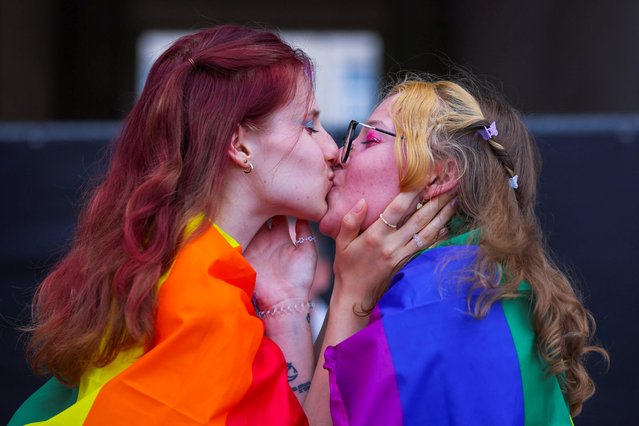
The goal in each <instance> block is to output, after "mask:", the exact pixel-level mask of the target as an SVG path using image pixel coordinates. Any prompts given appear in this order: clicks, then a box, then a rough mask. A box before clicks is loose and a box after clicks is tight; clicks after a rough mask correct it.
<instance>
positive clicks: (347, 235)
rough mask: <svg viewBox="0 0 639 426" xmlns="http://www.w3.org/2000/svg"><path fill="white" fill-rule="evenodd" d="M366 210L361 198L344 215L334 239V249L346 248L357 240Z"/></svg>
mask: <svg viewBox="0 0 639 426" xmlns="http://www.w3.org/2000/svg"><path fill="white" fill-rule="evenodd" d="M366 209H367V206H366V201H364V199H363V198H362V199H361V200H359V201H358V202H357V204H355V206H354V207H353V208H352V209H351V210H350V211H349V212H348V213H346V214H345V215H344V218H342V224H341V226H340V229H339V233H338V234H337V237H336V238H335V245H336V247H341V248H345V247H348V245H349V244H350V242H351V241H353V240H354V239H355V238H357V236H358V235H359V230H360V228H361V226H362V222H363V221H364V218H365V217H366Z"/></svg>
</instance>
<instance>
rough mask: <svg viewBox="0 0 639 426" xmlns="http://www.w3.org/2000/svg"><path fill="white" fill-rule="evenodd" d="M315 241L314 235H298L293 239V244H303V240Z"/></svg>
mask: <svg viewBox="0 0 639 426" xmlns="http://www.w3.org/2000/svg"><path fill="white" fill-rule="evenodd" d="M313 241H315V237H314V236H312V235H309V236H308V237H299V238H298V239H297V240H295V245H296V246H299V245H300V244H304V243H305V242H309V243H311V242H313Z"/></svg>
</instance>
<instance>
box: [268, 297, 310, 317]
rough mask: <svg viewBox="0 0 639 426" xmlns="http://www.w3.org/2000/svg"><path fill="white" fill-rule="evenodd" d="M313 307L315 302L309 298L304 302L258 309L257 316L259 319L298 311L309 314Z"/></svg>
mask: <svg viewBox="0 0 639 426" xmlns="http://www.w3.org/2000/svg"><path fill="white" fill-rule="evenodd" d="M313 307H315V304H314V303H313V302H312V301H310V300H309V301H308V302H304V303H296V304H294V305H286V306H278V307H277V308H273V309H266V310H264V311H258V312H257V317H258V318H260V319H268V318H269V317H276V316H280V315H284V314H293V313H295V312H300V313H306V312H308V313H309V314H310V313H311V312H312V311H313Z"/></svg>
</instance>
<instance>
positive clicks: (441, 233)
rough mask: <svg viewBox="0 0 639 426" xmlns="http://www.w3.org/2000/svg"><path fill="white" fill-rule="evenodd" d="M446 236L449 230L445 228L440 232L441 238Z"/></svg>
mask: <svg viewBox="0 0 639 426" xmlns="http://www.w3.org/2000/svg"><path fill="white" fill-rule="evenodd" d="M446 234H448V228H446V227H444V228H442V229H440V230H439V236H440V237H443V236H444V235H446Z"/></svg>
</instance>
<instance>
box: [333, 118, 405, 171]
mask: <svg viewBox="0 0 639 426" xmlns="http://www.w3.org/2000/svg"><path fill="white" fill-rule="evenodd" d="M362 128H366V129H371V130H376V131H378V132H380V133H384V134H385V135H389V136H393V137H396V136H397V135H396V134H395V133H393V132H389V131H388V130H384V129H380V128H379V127H373V126H370V125H368V124H366V123H360V122H359V121H356V120H351V122H350V123H348V129H347V130H346V138H345V139H344V146H343V147H342V155H341V157H340V159H339V161H340V163H342V164H346V162H347V161H348V156H349V155H350V153H351V149H352V148H353V141H354V140H355V139H357V135H358V134H359V133H360V132H361V131H362V130H363V129H362Z"/></svg>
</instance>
